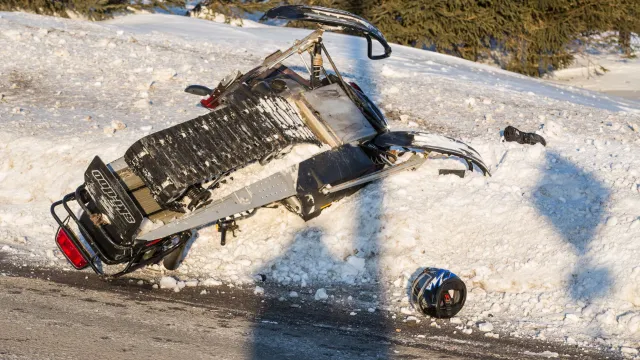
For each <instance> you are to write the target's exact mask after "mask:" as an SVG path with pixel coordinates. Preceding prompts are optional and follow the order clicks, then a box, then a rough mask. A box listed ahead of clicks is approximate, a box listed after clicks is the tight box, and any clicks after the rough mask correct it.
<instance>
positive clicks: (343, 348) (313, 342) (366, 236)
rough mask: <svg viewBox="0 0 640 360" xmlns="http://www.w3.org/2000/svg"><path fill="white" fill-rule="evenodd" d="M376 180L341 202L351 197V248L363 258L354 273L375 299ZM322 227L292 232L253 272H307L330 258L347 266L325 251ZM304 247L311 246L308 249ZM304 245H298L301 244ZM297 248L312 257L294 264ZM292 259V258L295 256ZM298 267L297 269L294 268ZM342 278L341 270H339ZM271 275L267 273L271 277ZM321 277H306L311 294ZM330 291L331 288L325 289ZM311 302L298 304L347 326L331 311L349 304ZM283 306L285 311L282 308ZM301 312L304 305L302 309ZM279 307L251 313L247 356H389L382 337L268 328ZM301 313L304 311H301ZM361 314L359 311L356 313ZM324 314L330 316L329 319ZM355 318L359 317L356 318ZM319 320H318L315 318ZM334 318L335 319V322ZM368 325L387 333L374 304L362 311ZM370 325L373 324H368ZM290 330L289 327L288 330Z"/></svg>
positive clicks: (379, 294)
mask: <svg viewBox="0 0 640 360" xmlns="http://www.w3.org/2000/svg"><path fill="white" fill-rule="evenodd" d="M380 188H381V184H380V183H374V184H369V185H368V186H367V187H365V188H363V189H361V190H360V191H359V192H358V193H356V194H354V195H352V196H351V197H349V198H347V199H345V200H343V201H353V202H355V205H356V208H357V211H356V213H354V215H353V227H354V229H356V230H355V235H354V239H353V247H354V248H356V249H358V251H357V255H356V256H357V257H359V258H361V259H362V258H364V259H365V269H366V271H365V272H364V273H359V274H358V275H357V277H358V280H361V279H363V278H369V279H370V281H368V283H369V285H367V286H366V289H367V291H366V292H367V293H368V294H370V295H376V296H377V299H380V298H381V297H382V296H383V293H384V291H383V289H382V287H381V285H380V282H379V278H380V275H379V273H380V266H379V263H378V256H377V255H378V241H379V238H378V234H379V233H380V231H381V230H382V227H383V224H382V223H381V217H382V216H383V210H382V206H381V202H382V196H383V195H382V192H381V189H380ZM324 235H325V231H324V230H323V229H322V228H319V227H315V226H309V227H306V228H304V229H302V230H301V231H299V232H298V233H296V234H295V235H294V239H293V241H292V243H291V244H290V246H289V247H288V248H287V249H286V251H284V253H283V254H282V255H281V256H279V257H278V258H276V259H273V260H271V261H270V262H269V264H270V265H269V266H267V267H265V268H262V269H260V270H258V271H257V272H258V273H267V274H273V272H277V271H280V270H284V269H286V270H287V271H289V272H291V271H292V270H293V271H294V272H296V271H297V270H301V272H303V273H306V274H313V273H314V272H315V270H316V269H317V268H320V266H319V265H318V264H320V263H333V264H336V265H338V264H341V263H342V266H347V262H346V261H345V260H344V259H337V258H336V257H334V256H332V255H331V252H330V250H329V249H328V248H327V247H326V245H325V244H324V243H323V237H324ZM309 246H311V247H312V249H309ZM302 247H304V249H301V248H302ZM300 251H307V252H312V253H313V254H315V256H314V257H313V259H312V260H311V261H310V262H309V263H307V264H300V261H299V259H297V255H296V253H299V252H300ZM296 259H297V260H298V261H296ZM298 268H299V269H298ZM342 276H343V277H344V275H342ZM271 277H272V276H269V278H271ZM323 282H326V280H324V279H323V275H318V276H316V277H314V278H311V279H309V283H310V285H311V286H310V288H311V289H312V291H311V292H310V294H311V295H313V294H314V293H315V291H316V289H318V288H319V287H321V286H322V283H323ZM307 289H309V288H301V289H299V288H292V289H290V290H294V291H300V292H302V291H306V290H307ZM329 295H331V291H329ZM310 301H312V302H313V303H312V304H311V305H308V304H305V305H304V308H303V309H310V310H311V311H315V312H318V311H320V312H321V313H322V314H326V316H327V318H326V321H327V322H328V323H329V325H328V326H332V327H341V328H342V327H350V326H352V325H353V320H352V319H355V318H351V317H349V316H346V317H344V316H343V317H340V316H339V315H338V316H336V315H335V314H347V313H348V311H349V309H345V308H344V307H343V306H341V305H339V304H338V303H337V302H336V301H334V300H332V299H327V300H326V301H314V300H310ZM285 311H286V310H285ZM302 311H304V310H302ZM282 312H283V310H282V307H280V306H277V304H273V303H271V304H270V303H266V305H265V306H264V307H263V308H262V309H261V312H260V314H258V315H257V318H256V322H255V323H254V327H253V329H252V337H253V341H252V349H251V358H252V359H265V358H268V359H298V358H300V356H301V354H303V353H304V352H307V351H311V353H312V354H313V355H312V356H311V357H312V358H314V359H323V358H335V357H336V356H337V354H339V357H340V358H345V359H348V358H358V359H361V358H370V359H386V358H388V357H389V343H388V342H385V341H373V342H369V341H368V340H365V343H364V344H363V343H362V341H363V340H360V339H353V338H352V339H349V340H347V339H345V340H342V339H341V338H340V336H338V338H336V336H335V335H329V334H327V336H319V335H318V333H317V332H315V331H312V332H297V333H296V334H295V335H294V336H288V334H286V333H283V332H282V331H281V330H282V329H274V327H273V323H274V319H278V318H280V317H281V316H282ZM305 312H306V311H305ZM296 313H297V314H299V316H300V317H304V316H305V315H306V314H300V312H299V311H295V312H294V311H291V314H296ZM292 316H293V317H294V318H290V319H288V320H289V321H296V320H297V319H296V318H295V317H297V316H298V315H292ZM361 316H362V315H361ZM329 318H330V319H329ZM358 320H360V319H358ZM320 321H322V319H321V320H320ZM336 322H337V323H336ZM366 322H367V324H368V327H369V328H370V330H373V331H374V332H375V334H376V337H385V336H386V335H389V334H391V330H392V326H391V324H390V322H389V320H388V318H387V317H386V316H384V314H383V313H382V312H381V311H380V310H379V309H376V310H375V311H374V312H373V313H371V314H368V315H367V320H366ZM356 326H357V325H356ZM372 327H375V328H372ZM292 332H295V330H292Z"/></svg>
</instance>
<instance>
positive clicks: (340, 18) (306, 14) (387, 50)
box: [261, 5, 391, 60]
mask: <svg viewBox="0 0 640 360" xmlns="http://www.w3.org/2000/svg"><path fill="white" fill-rule="evenodd" d="M265 19H285V20H299V21H312V22H317V23H320V24H325V25H332V26H340V27H343V28H347V29H351V30H355V31H358V32H361V33H362V34H363V35H364V36H365V38H366V39H367V56H368V57H369V59H371V60H380V59H386V58H388V57H389V56H390V55H391V47H390V46H389V44H388V43H387V39H385V38H384V35H382V32H380V30H378V28H376V27H375V26H373V24H371V23H370V22H368V21H367V20H365V19H363V18H361V17H359V16H357V15H354V14H352V13H350V12H347V11H343V10H336V9H329V8H325V7H320V6H306V5H285V6H278V7H275V8H273V9H270V10H268V11H267V12H266V13H265V14H264V16H263V17H262V19H261V20H265ZM371 37H373V38H374V39H376V40H377V41H378V42H379V43H380V45H382V47H383V48H384V53H383V54H381V55H373V44H372V41H371Z"/></svg>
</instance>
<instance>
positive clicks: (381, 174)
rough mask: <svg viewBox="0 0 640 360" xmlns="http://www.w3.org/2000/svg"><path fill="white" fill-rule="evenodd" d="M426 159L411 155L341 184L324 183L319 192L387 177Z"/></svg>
mask: <svg viewBox="0 0 640 360" xmlns="http://www.w3.org/2000/svg"><path fill="white" fill-rule="evenodd" d="M426 160H427V158H426V157H422V156H418V155H413V156H412V157H411V158H409V160H407V161H405V162H403V163H400V164H398V165H393V166H391V167H388V168H385V169H382V170H379V171H376V172H374V173H371V174H369V175H365V176H363V177H361V178H357V179H354V180H351V181H347V182H344V183H342V184H338V185H335V186H331V184H327V185H325V186H324V187H323V188H322V189H320V192H321V193H323V194H325V195H327V194H333V193H335V192H338V191H342V190H345V189H349V188H352V187H354V186H358V185H361V184H366V183H368V182H371V181H374V180H378V179H381V178H383V177H387V176H389V175H392V174H395V173H397V172H400V171H403V170H406V169H410V168H417V167H419V166H420V165H422V163H424V162H425V161H426Z"/></svg>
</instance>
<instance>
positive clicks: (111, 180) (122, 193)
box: [84, 156, 143, 244]
mask: <svg viewBox="0 0 640 360" xmlns="http://www.w3.org/2000/svg"><path fill="white" fill-rule="evenodd" d="M84 180H85V188H86V190H87V192H88V193H89V195H90V197H91V199H92V200H93V202H94V204H95V205H96V207H97V209H98V210H99V212H100V213H101V214H103V215H104V216H106V218H107V219H108V221H105V222H106V223H108V224H109V225H112V226H114V227H115V228H116V229H117V231H115V232H114V233H115V234H117V238H116V239H117V240H118V241H120V243H121V244H130V243H131V241H132V240H133V237H134V235H135V233H136V231H137V230H138V227H139V226H140V223H142V218H143V215H142V212H141V211H140V209H138V207H137V206H136V204H135V203H134V202H133V200H132V199H131V197H129V195H128V194H127V192H126V190H125V189H124V188H123V187H122V185H121V184H120V182H119V181H118V180H117V178H116V177H115V176H114V174H113V173H112V172H111V171H109V169H108V168H107V166H106V165H105V164H104V163H103V162H102V160H101V159H100V158H99V157H98V156H96V157H95V158H93V161H92V162H91V164H90V165H89V167H88V168H87V170H86V172H85V173H84ZM101 221H104V220H101Z"/></svg>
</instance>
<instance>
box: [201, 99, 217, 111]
mask: <svg viewBox="0 0 640 360" xmlns="http://www.w3.org/2000/svg"><path fill="white" fill-rule="evenodd" d="M200 105H202V106H204V107H206V108H207V109H211V110H213V109H215V108H217V107H218V105H220V103H219V102H218V98H217V97H214V96H209V97H208V98H206V99H202V100H200Z"/></svg>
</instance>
